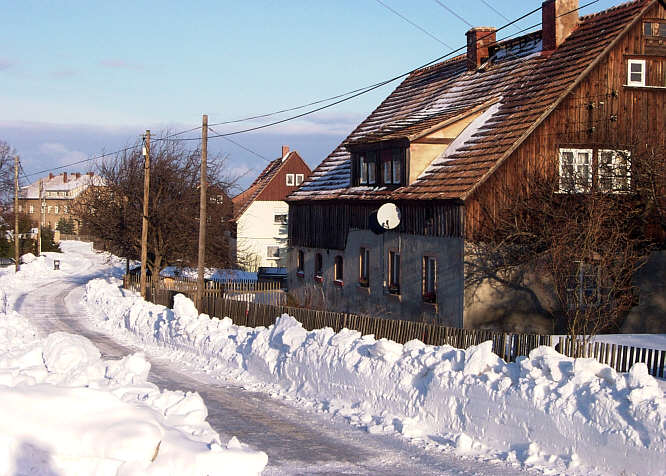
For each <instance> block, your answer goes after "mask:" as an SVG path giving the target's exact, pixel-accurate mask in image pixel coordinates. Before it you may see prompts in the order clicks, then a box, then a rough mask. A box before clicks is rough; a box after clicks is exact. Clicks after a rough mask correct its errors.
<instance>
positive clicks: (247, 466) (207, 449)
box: [0, 255, 267, 475]
mask: <svg viewBox="0 0 666 476" xmlns="http://www.w3.org/2000/svg"><path fill="white" fill-rule="evenodd" d="M53 256H57V255H51V258H50V259H49V258H44V257H42V258H39V259H34V257H31V256H28V257H26V258H27V259H26V261H30V263H28V264H25V265H23V266H22V271H20V272H19V274H18V275H14V273H13V270H3V271H2V273H1V274H0V474H7V475H9V474H39V475H46V474H48V475H55V474H95V475H116V474H118V475H130V474H137V475H138V474H156V475H157V474H159V475H165V474H173V475H207V474H219V471H220V468H225V471H227V470H228V473H227V474H259V473H260V472H261V471H262V469H263V468H264V467H265V466H266V463H267V456H266V454H265V453H262V452H257V451H252V450H249V449H248V448H246V447H245V445H243V444H242V443H240V442H239V441H238V440H237V439H232V440H231V441H228V442H224V443H223V442H221V441H220V437H219V435H218V434H217V433H216V432H215V431H214V430H213V429H212V428H211V427H210V425H209V424H208V423H207V422H206V417H207V409H206V406H205V405H204V403H203V400H202V399H201V397H200V396H199V395H198V394H196V393H191V392H190V393H186V392H182V391H160V390H159V389H158V387H157V386H156V385H154V384H152V383H149V382H147V380H146V378H147V376H148V372H149V370H150V363H148V362H147V360H146V358H145V356H144V355H143V354H142V353H135V354H132V355H129V356H127V357H125V358H123V359H120V360H104V359H102V358H101V355H100V352H99V350H98V349H97V348H96V347H95V346H94V345H93V344H92V343H91V342H90V341H89V340H87V339H86V338H84V337H82V336H78V335H73V334H68V333H64V332H57V333H52V334H50V335H49V336H48V337H45V338H44V337H42V336H39V333H38V332H37V330H36V329H35V328H34V327H32V326H31V324H30V320H29V319H28V318H26V316H22V315H19V314H18V313H16V312H15V311H13V310H12V299H13V298H14V297H15V295H16V291H19V290H21V289H24V288H25V287H26V286H29V285H30V282H31V281H32V280H33V279H35V278H36V277H37V276H44V275H45V274H46V275H48V274H50V273H57V272H55V271H53V262H52V259H53Z"/></svg>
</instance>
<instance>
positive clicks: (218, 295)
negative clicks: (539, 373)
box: [124, 275, 551, 362]
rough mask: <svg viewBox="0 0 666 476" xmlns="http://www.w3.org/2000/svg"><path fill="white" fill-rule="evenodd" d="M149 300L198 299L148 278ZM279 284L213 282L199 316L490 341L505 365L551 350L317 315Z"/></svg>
mask: <svg viewBox="0 0 666 476" xmlns="http://www.w3.org/2000/svg"><path fill="white" fill-rule="evenodd" d="M124 287H125V288H126V289H132V290H134V291H139V277H138V276H134V275H126V276H125V278H124ZM146 291H147V296H146V297H147V299H148V300H149V301H151V302H153V303H155V304H161V305H163V306H167V307H172V306H173V296H174V295H175V294H176V293H178V292H181V293H183V294H185V295H187V296H188V297H190V298H193V297H194V295H195V294H196V281H195V280H188V279H184V278H178V279H171V278H168V279H165V280H157V281H154V280H151V279H148V286H147V290H146ZM284 296H285V295H284V293H283V292H282V290H280V289H279V283H275V282H267V283H257V282H246V283H243V282H240V283H239V282H229V283H209V284H207V286H206V289H205V290H204V292H203V298H202V302H201V305H200V306H199V312H201V313H206V314H208V315H209V316H214V317H229V318H231V319H232V320H233V321H234V323H235V324H237V325H241V326H248V327H258V326H265V327H268V326H270V325H272V324H274V323H275V320H276V319H277V317H278V316H280V315H282V314H289V315H290V316H293V317H294V318H296V319H297V320H298V321H299V322H301V323H302V324H303V327H304V328H305V329H307V330H314V329H321V328H324V327H331V328H333V330H335V331H336V332H339V331H340V330H342V329H344V328H347V329H353V330H357V331H359V332H361V334H363V335H365V334H374V336H375V338H377V339H381V338H387V339H390V340H393V341H396V342H400V343H402V344H404V343H405V342H408V341H410V340H413V339H418V340H420V341H422V342H423V343H425V344H428V345H445V344H448V345H451V346H453V347H456V348H459V349H466V348H468V347H470V346H472V345H478V344H481V343H482V342H486V341H488V340H491V341H492V342H493V352H495V353H496V354H497V355H499V356H500V357H502V358H503V359H504V360H505V361H507V362H512V361H514V360H515V359H516V358H517V357H519V356H521V355H528V354H529V353H530V351H531V350H532V349H535V348H537V347H539V346H540V345H551V336H549V335H538V334H508V333H503V332H496V331H491V330H482V329H480V330H474V329H459V328H455V327H447V326H441V325H437V324H431V323H426V322H415V321H405V320H398V319H385V318H380V317H373V316H364V315H357V314H350V313H344V312H332V311H318V310H314V309H306V308H299V307H289V306H286V305H285V302H284Z"/></svg>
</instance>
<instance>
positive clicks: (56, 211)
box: [54, 205, 60, 215]
mask: <svg viewBox="0 0 666 476" xmlns="http://www.w3.org/2000/svg"><path fill="white" fill-rule="evenodd" d="M54 211H55V214H56V215H57V214H58V212H59V211H60V207H58V205H56V206H55V208H54Z"/></svg>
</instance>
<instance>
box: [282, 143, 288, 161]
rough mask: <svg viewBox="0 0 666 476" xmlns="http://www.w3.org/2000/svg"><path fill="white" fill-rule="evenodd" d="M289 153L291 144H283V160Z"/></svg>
mask: <svg viewBox="0 0 666 476" xmlns="http://www.w3.org/2000/svg"><path fill="white" fill-rule="evenodd" d="M288 153H289V146H288V145H283V146H282V160H284V159H285V157H287V154H288Z"/></svg>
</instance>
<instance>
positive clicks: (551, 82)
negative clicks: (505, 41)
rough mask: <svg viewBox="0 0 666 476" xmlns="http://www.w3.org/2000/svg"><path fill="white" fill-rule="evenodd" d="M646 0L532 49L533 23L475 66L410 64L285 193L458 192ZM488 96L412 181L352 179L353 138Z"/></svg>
mask: <svg viewBox="0 0 666 476" xmlns="http://www.w3.org/2000/svg"><path fill="white" fill-rule="evenodd" d="M654 1H655V0H636V1H632V2H629V3H625V4H622V5H618V6H616V7H613V8H610V9H608V10H605V11H603V12H599V13H595V14H592V15H587V16H583V17H581V18H580V22H579V25H578V27H577V28H576V30H575V31H574V32H573V33H572V34H571V35H570V36H569V37H568V38H567V39H566V40H565V41H564V42H563V43H562V44H561V45H560V46H559V47H558V48H557V49H556V50H554V51H549V52H542V51H541V41H540V38H541V32H536V33H531V34H529V35H526V36H525V37H523V38H521V39H519V40H520V41H516V40H515V39H514V40H511V43H512V47H511V48H510V49H508V50H503V51H504V53H503V54H502V55H501V57H500V56H499V55H498V56H497V57H495V58H494V59H493V58H491V61H490V62H489V63H488V64H487V65H486V66H485V67H482V68H480V69H478V70H474V71H468V69H467V63H466V57H465V56H458V57H456V58H452V59H450V60H448V61H444V62H442V63H439V64H436V65H433V66H430V67H427V68H423V69H420V70H417V71H415V72H414V73H412V74H411V75H410V76H409V77H407V78H406V79H405V80H404V81H403V82H402V83H401V84H400V85H399V86H398V87H397V88H396V89H395V90H394V91H393V92H392V93H391V94H390V95H389V96H388V97H387V98H386V99H385V100H384V101H383V102H382V103H381V104H380V105H379V106H378V107H377V109H375V110H374V111H373V112H372V113H371V114H370V115H369V116H368V117H367V118H366V119H365V120H364V121H363V122H362V123H361V124H359V125H358V127H357V128H356V129H355V130H354V131H353V132H352V133H351V134H350V135H349V136H348V137H347V138H346V139H345V140H344V141H343V142H342V143H341V144H340V145H339V146H338V147H337V148H336V149H335V150H334V151H333V152H332V153H331V154H330V155H329V156H328V157H327V158H326V159H324V161H323V162H322V163H321V164H320V165H319V166H318V167H317V168H316V169H315V170H314V171H313V173H312V174H311V175H310V177H309V179H308V180H306V181H305V182H304V183H303V185H301V187H300V188H299V189H297V190H296V191H295V192H294V193H292V194H291V195H290V196H289V198H288V200H289V201H298V200H314V199H331V198H355V199H375V200H377V199H382V200H384V199H465V198H466V197H467V196H469V194H470V193H471V192H472V191H473V190H474V189H475V188H476V187H477V186H478V185H479V184H480V183H482V182H483V181H484V180H485V179H486V178H487V177H488V176H489V175H490V174H491V173H492V171H493V170H494V169H495V168H496V167H497V166H498V165H499V164H500V163H501V162H502V161H503V160H504V158H506V157H507V156H508V155H509V154H510V153H511V151H513V150H514V149H515V148H516V147H517V146H518V144H520V143H521V142H522V141H523V140H524V139H525V138H526V137H528V136H529V134H530V133H531V131H532V130H533V129H534V128H535V127H536V125H537V124H539V123H540V122H541V121H543V119H545V117H547V116H548V114H550V112H551V111H552V110H553V109H554V108H555V106H556V105H557V104H558V103H559V102H560V101H561V100H562V99H564V97H566V95H567V94H568V93H569V92H570V91H571V89H572V88H573V86H574V85H575V84H577V82H579V81H580V80H582V78H583V77H584V76H585V75H586V73H587V72H588V71H589V70H590V69H591V67H592V66H593V65H594V64H595V61H598V60H599V59H600V58H601V56H603V53H604V52H605V51H606V50H608V49H609V47H610V46H611V45H612V43H613V41H614V40H616V39H617V38H619V37H620V36H621V33H622V32H623V31H625V29H626V28H628V26H629V25H630V24H631V23H632V21H633V20H635V19H636V18H638V16H639V14H640V13H641V12H642V11H643V10H644V9H645V8H646V7H648V6H649V5H651V4H652V3H654ZM501 44H502V43H499V45H501ZM506 51H509V52H510V53H509V54H506ZM493 102H494V105H493V106H492V107H491V108H489V109H488V110H487V113H484V117H483V121H482V122H481V123H478V124H476V128H475V129H474V131H473V132H472V133H471V135H469V137H466V140H465V141H464V143H463V144H462V145H459V146H458V147H456V148H455V149H454V150H452V151H449V152H448V153H447V152H446V151H445V152H444V154H443V156H441V157H439V158H437V159H435V160H434V161H433V163H432V164H431V165H430V166H429V167H428V168H427V169H426V170H425V172H424V173H423V174H422V175H421V176H420V177H419V179H417V180H416V181H415V182H414V183H412V184H410V185H406V186H404V187H400V188H398V189H394V190H389V189H386V188H382V187H368V186H362V187H359V186H356V187H354V186H351V154H350V150H349V147H350V146H352V145H353V144H358V143H372V142H379V141H386V140H394V139H401V138H403V139H408V140H411V139H412V138H414V137H417V136H418V135H419V134H420V133H422V132H423V131H426V130H428V129H429V128H432V127H433V126H434V125H436V124H439V123H441V122H444V121H446V120H447V119H449V118H452V117H456V116H457V115H461V114H463V113H465V112H466V111H470V110H472V109H474V108H475V107H476V108H478V107H479V106H481V105H483V104H491V103H493Z"/></svg>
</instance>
